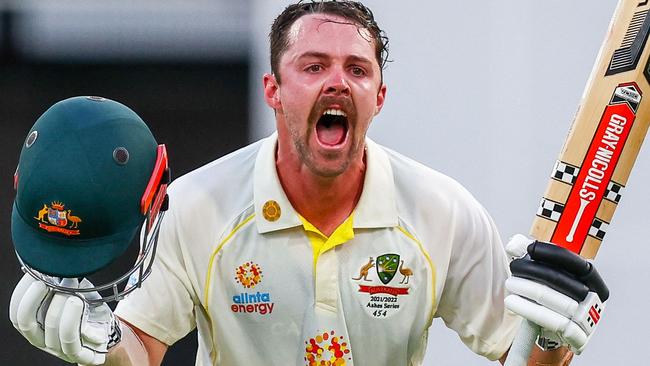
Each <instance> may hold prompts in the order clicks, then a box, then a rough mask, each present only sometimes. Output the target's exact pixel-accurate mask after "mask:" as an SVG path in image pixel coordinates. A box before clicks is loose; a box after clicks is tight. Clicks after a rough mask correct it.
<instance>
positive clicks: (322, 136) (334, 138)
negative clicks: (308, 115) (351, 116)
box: [316, 123, 346, 146]
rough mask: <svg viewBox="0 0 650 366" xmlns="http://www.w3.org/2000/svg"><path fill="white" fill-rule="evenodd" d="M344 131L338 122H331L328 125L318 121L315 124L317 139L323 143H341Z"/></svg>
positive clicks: (331, 144) (343, 138)
mask: <svg viewBox="0 0 650 366" xmlns="http://www.w3.org/2000/svg"><path fill="white" fill-rule="evenodd" d="M345 133H346V130H345V127H344V126H343V125H342V124H340V123H331V124H329V125H327V124H324V123H319V124H318V125H317V126H316V134H317V135H318V140H319V141H320V142H321V143H322V144H324V145H330V146H335V145H339V144H341V143H343V141H344V140H345Z"/></svg>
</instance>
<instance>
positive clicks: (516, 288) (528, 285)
mask: <svg viewBox="0 0 650 366" xmlns="http://www.w3.org/2000/svg"><path fill="white" fill-rule="evenodd" d="M506 288H507V289H508V291H510V292H511V293H513V294H517V295H519V296H523V297H525V298H528V299H530V300H533V301H535V302H537V303H539V304H542V305H544V306H545V307H547V308H549V309H551V310H553V311H555V312H556V313H559V314H561V315H564V316H565V317H567V318H571V317H572V316H573V314H575V312H576V310H577V309H578V306H579V304H578V302H577V301H575V300H573V299H572V298H570V297H568V296H566V295H564V294H562V293H560V292H557V291H555V290H553V289H551V288H550V287H548V286H545V285H542V284H541V283H538V282H535V281H531V280H527V279H525V278H520V277H510V278H508V279H507V280H506Z"/></svg>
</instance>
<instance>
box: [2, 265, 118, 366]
mask: <svg viewBox="0 0 650 366" xmlns="http://www.w3.org/2000/svg"><path fill="white" fill-rule="evenodd" d="M61 285H63V286H67V287H73V288H89V287H92V284H91V283H90V281H88V280H86V279H84V280H82V281H81V283H79V282H78V280H76V279H62V280H61ZM89 294H90V295H87V296H88V297H89V298H90V297H94V296H97V297H99V294H97V293H89ZM9 318H10V319H11V322H12V323H13V325H14V327H15V328H16V329H17V330H18V331H19V332H20V333H21V334H22V335H23V336H24V337H25V338H26V339H27V340H28V341H29V343H31V344H32V345H34V346H36V347H38V348H40V349H41V350H43V351H45V352H47V353H50V354H52V355H54V356H56V357H58V358H60V359H62V360H64V361H67V362H71V363H79V364H82V365H102V364H104V362H105V360H106V354H107V353H108V349H109V348H111V347H112V346H114V345H115V344H117V343H118V342H119V340H120V338H121V332H120V327H119V323H118V321H117V318H116V317H115V316H114V315H113V312H112V311H111V309H110V308H109V307H108V305H106V304H105V303H102V304H101V305H99V306H93V307H91V306H90V305H88V304H87V303H86V302H84V301H83V300H82V299H81V298H80V297H77V296H75V295H72V294H64V293H60V292H55V291H53V290H51V289H50V288H48V287H47V286H46V285H45V284H44V283H43V282H41V281H38V280H36V279H34V278H32V277H31V276H30V275H28V274H25V275H24V276H23V278H22V279H21V280H20V282H19V283H18V285H16V288H15V289H14V292H13V294H12V295H11V302H10V304H9Z"/></svg>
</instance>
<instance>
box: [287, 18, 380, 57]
mask: <svg viewBox="0 0 650 366" xmlns="http://www.w3.org/2000/svg"><path fill="white" fill-rule="evenodd" d="M287 35H288V37H287V38H288V41H289V47H288V48H287V54H289V53H293V54H295V53H298V54H300V53H302V52H305V51H307V50H309V51H319V52H325V53H332V52H334V53H341V52H344V53H354V54H361V55H364V56H366V57H368V58H369V59H371V60H374V58H375V57H374V54H375V44H374V40H373V38H372V36H371V35H370V33H369V32H368V30H367V29H365V28H359V26H358V25H357V24H354V23H353V22H352V21H351V20H349V19H346V18H343V17H340V16H335V15H330V14H309V15H305V16H302V17H300V18H298V19H297V20H296V21H295V22H294V23H293V24H292V25H291V28H290V29H289V32H288V34H287ZM294 56H299V55H294Z"/></svg>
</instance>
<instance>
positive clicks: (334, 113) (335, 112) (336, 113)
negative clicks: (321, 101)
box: [323, 108, 348, 117]
mask: <svg viewBox="0 0 650 366" xmlns="http://www.w3.org/2000/svg"><path fill="white" fill-rule="evenodd" d="M325 114H329V115H332V116H343V117H347V116H348V115H347V114H346V113H345V112H343V111H342V110H340V109H334V108H330V109H326V110H325V112H323V115H325Z"/></svg>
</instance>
